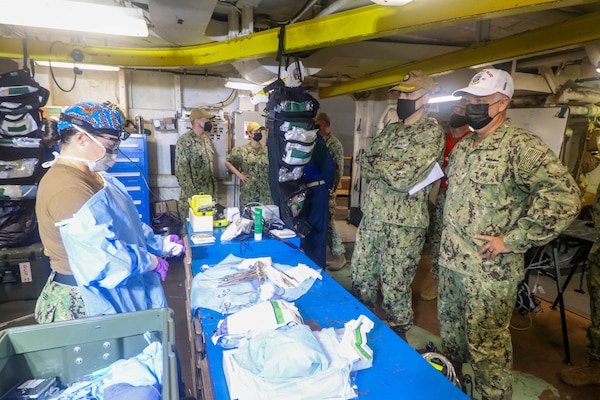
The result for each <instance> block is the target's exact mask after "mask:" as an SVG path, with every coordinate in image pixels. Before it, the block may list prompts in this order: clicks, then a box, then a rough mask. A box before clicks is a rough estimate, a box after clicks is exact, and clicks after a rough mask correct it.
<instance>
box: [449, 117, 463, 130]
mask: <svg viewBox="0 0 600 400" xmlns="http://www.w3.org/2000/svg"><path fill="white" fill-rule="evenodd" d="M449 125H450V128H460V127H461V126H465V125H467V117H465V116H464V115H458V114H452V115H451V116H450V123H449Z"/></svg>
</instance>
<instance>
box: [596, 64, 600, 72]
mask: <svg viewBox="0 0 600 400" xmlns="http://www.w3.org/2000/svg"><path fill="white" fill-rule="evenodd" d="M596 72H597V73H599V74H600V61H598V64H597V65H596Z"/></svg>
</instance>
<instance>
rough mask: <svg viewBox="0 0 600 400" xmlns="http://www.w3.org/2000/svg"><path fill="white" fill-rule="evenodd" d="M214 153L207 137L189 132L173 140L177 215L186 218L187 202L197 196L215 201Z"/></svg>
mask: <svg viewBox="0 0 600 400" xmlns="http://www.w3.org/2000/svg"><path fill="white" fill-rule="evenodd" d="M214 155H215V151H214V148H213V145H212V142H211V140H210V138H209V137H208V136H207V135H206V134H204V135H202V136H201V137H198V135H196V133H194V131H192V130H190V131H188V132H186V133H184V134H183V135H181V137H180V138H179V139H178V140H177V147H176V149H175V175H176V176H177V182H179V187H180V193H179V216H180V217H181V219H182V220H183V221H185V219H186V218H187V216H188V209H189V203H188V201H189V199H190V198H191V197H192V196H194V195H197V194H200V193H203V194H207V195H211V196H212V198H213V200H215V201H216V200H217V180H216V178H215V175H214V170H213V169H214V164H213V160H214Z"/></svg>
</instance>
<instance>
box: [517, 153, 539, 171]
mask: <svg viewBox="0 0 600 400" xmlns="http://www.w3.org/2000/svg"><path fill="white" fill-rule="evenodd" d="M543 155H544V152H543V151H541V150H537V149H528V150H527V151H526V152H525V155H524V156H523V158H522V159H521V161H520V162H519V169H521V170H523V171H528V172H530V171H532V170H533V169H535V168H536V167H537V164H538V161H539V160H540V158H542V156H543Z"/></svg>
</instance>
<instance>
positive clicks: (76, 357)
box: [0, 308, 179, 400]
mask: <svg viewBox="0 0 600 400" xmlns="http://www.w3.org/2000/svg"><path fill="white" fill-rule="evenodd" d="M145 332H150V335H151V337H152V339H153V340H157V341H160V342H161V343H162V348H163V368H164V372H163V388H162V389H163V392H162V399H164V400H177V399H179V394H178V385H177V380H178V379H177V364H176V359H175V353H174V350H173V349H174V347H175V327H174V321H173V311H172V310H171V309H169V308H160V309H153V310H145V311H136V312H128V313H123V314H115V315H109V316H102V317H91V318H81V319H76V320H72V321H65V322H53V323H51V324H43V325H28V326H22V327H17V328H10V329H6V330H4V331H0V398H1V397H2V396H3V395H4V394H5V393H7V392H8V391H9V390H10V389H11V388H12V387H14V386H15V385H17V384H20V383H21V382H24V381H26V380H29V379H33V378H52V377H57V378H58V379H59V381H60V383H62V384H66V383H72V382H75V381H76V380H77V379H79V378H81V377H83V376H84V375H86V374H89V373H91V372H93V371H96V370H98V369H100V368H104V367H107V366H109V365H110V364H112V363H113V362H115V361H117V360H119V359H126V358H130V357H133V356H136V355H137V354H139V353H140V352H141V351H142V350H143V349H144V348H145V347H146V346H147V342H146V340H145V339H144V337H143V335H144V333H145Z"/></svg>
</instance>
